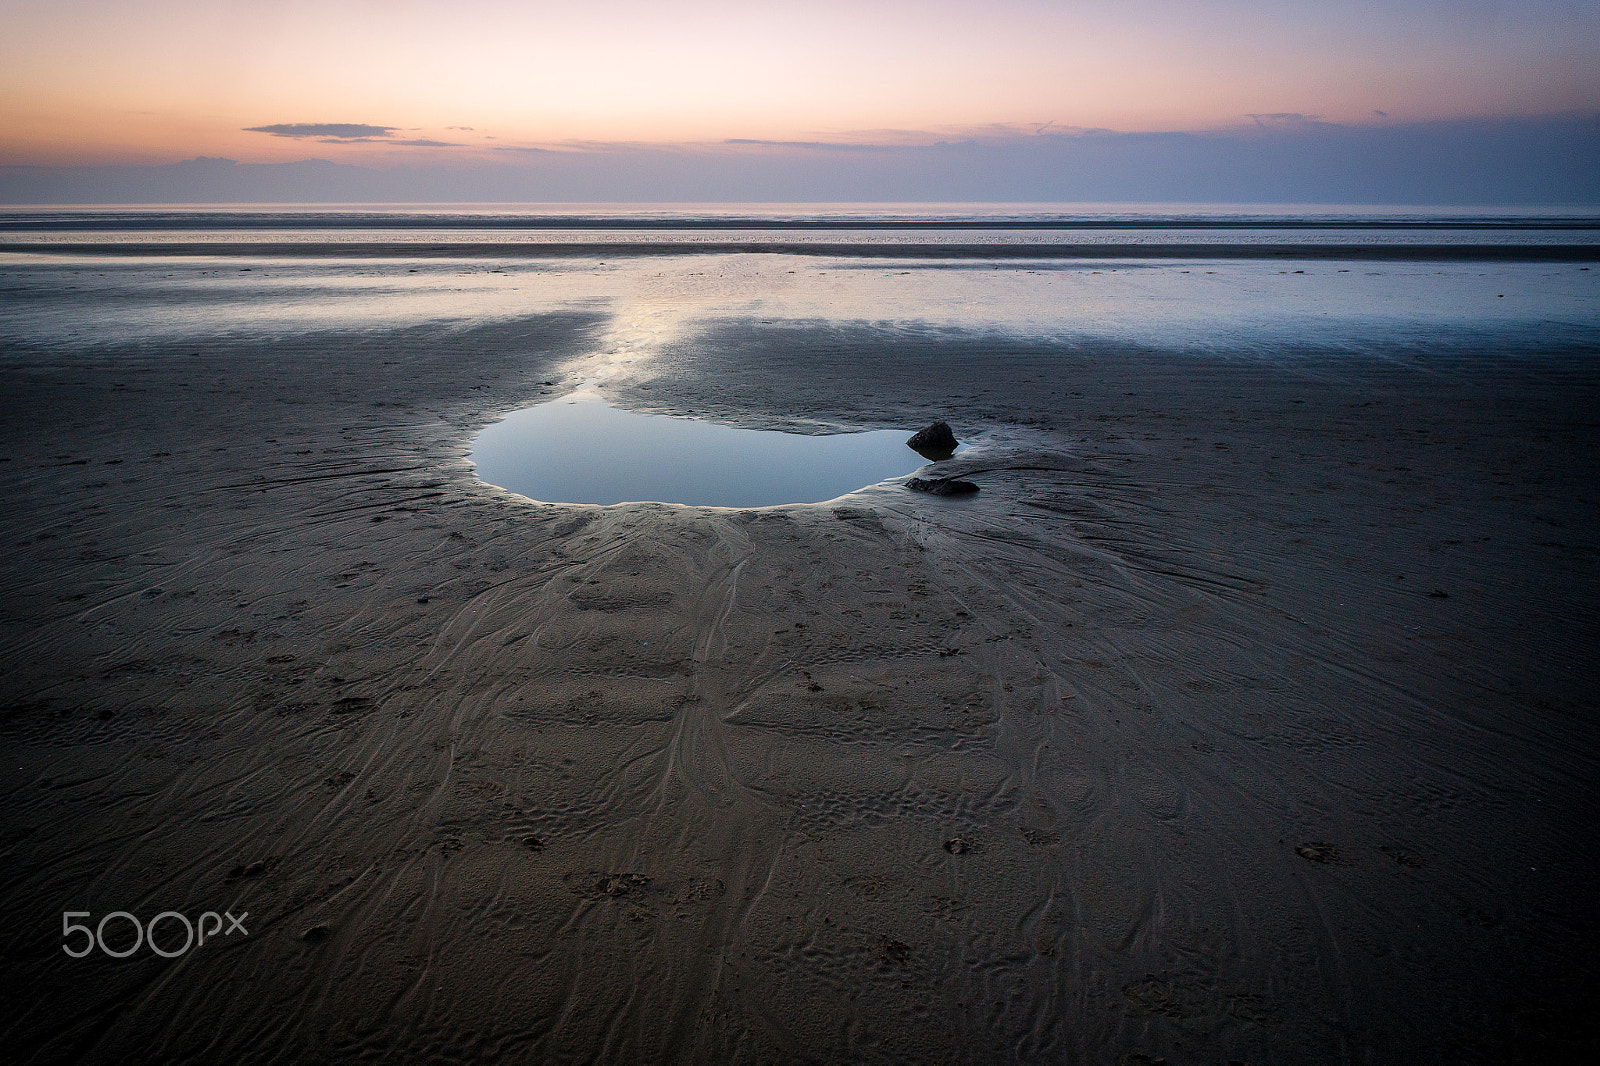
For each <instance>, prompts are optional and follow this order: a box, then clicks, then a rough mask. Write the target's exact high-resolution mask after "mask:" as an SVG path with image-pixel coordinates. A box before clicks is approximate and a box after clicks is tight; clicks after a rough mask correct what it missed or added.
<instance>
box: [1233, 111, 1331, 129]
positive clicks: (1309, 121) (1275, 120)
mask: <svg viewBox="0 0 1600 1066" xmlns="http://www.w3.org/2000/svg"><path fill="white" fill-rule="evenodd" d="M1245 117H1246V118H1251V119H1254V120H1255V123H1256V125H1257V126H1260V127H1261V128H1262V129H1264V130H1267V129H1271V130H1308V129H1311V128H1313V127H1316V126H1323V125H1327V123H1324V122H1323V121H1322V119H1320V118H1319V117H1317V116H1316V115H1302V114H1301V113H1300V112H1298V111H1270V112H1266V113H1263V114H1250V115H1246V116H1245Z"/></svg>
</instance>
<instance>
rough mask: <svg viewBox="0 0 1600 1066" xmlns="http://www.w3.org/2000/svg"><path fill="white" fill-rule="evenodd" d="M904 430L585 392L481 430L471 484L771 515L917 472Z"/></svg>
mask: <svg viewBox="0 0 1600 1066" xmlns="http://www.w3.org/2000/svg"><path fill="white" fill-rule="evenodd" d="M910 435H911V433H910V431H908V430H875V431H872V432H868V433H836V434H829V435H825V436H810V435H805V434H798V433H779V432H774V431H771V430H753V429H739V428H736V427H734V426H725V425H718V424H716V423H713V422H701V421H698V420H694V419H685V418H669V417H667V416H665V415H642V414H635V413H634V412H631V411H624V410H620V409H619V408H615V407H612V406H611V405H610V404H608V403H606V402H605V401H604V400H602V399H600V398H599V396H597V395H595V394H594V393H592V392H583V393H579V394H577V396H576V397H574V398H569V399H566V400H558V401H555V402H553V403H545V404H540V405H538V406H537V407H530V408H526V409H524V410H521V411H517V412H515V413H513V414H511V415H510V416H509V417H507V418H506V419H505V420H504V421H501V422H497V423H495V424H494V425H492V426H489V427H488V428H487V429H485V430H484V431H483V432H482V433H481V434H480V435H479V436H478V439H477V440H476V441H475V442H474V443H473V448H472V453H471V455H470V456H469V458H470V459H471V460H472V461H473V462H474V463H475V464H476V465H477V468H478V477H479V478H480V479H482V480H483V481H486V482H488V483H489V484H491V485H498V486H499V487H501V488H504V489H509V490H511V491H512V492H515V493H518V494H520V495H523V496H527V497H528V498H530V499H534V500H539V501H541V502H544V503H589V504H615V503H629V502H645V501H651V502H658V503H678V504H688V505H691V506H700V507H772V506H777V505H780V504H797V503H822V502H825V501H827V500H832V499H836V498H838V497H840V496H843V495H845V494H846V493H850V492H854V491H855V490H857V489H861V488H865V487H867V486H869V485H875V484H877V483H878V482H880V481H883V480H886V479H888V478H894V477H900V476H903V475H905V474H909V473H911V472H912V471H914V470H916V469H917V468H918V467H921V466H923V465H924V464H925V462H926V460H924V459H923V458H922V457H921V456H920V455H918V454H917V453H916V452H914V451H912V450H911V449H910V448H909V447H907V446H906V440H907V439H908V438H909V437H910Z"/></svg>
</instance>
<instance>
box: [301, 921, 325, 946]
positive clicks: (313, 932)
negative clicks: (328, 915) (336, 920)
mask: <svg viewBox="0 0 1600 1066" xmlns="http://www.w3.org/2000/svg"><path fill="white" fill-rule="evenodd" d="M330 932H332V930H331V929H329V928H328V927H327V925H325V924H323V923H321V922H319V923H317V924H316V925H313V926H312V927H311V928H310V929H307V930H306V931H305V932H303V933H301V934H300V939H301V940H304V941H305V942H306V943H307V944H320V943H322V942H323V941H324V940H326V939H328V934H329V933H330Z"/></svg>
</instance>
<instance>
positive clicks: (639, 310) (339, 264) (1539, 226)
mask: <svg viewBox="0 0 1600 1066" xmlns="http://www.w3.org/2000/svg"><path fill="white" fill-rule="evenodd" d="M574 308H576V309H582V310H585V311H589V312H599V313H603V314H605V315H606V316H608V319H609V321H610V322H611V327H610V329H609V330H608V331H607V334H606V336H605V337H604V338H603V340H602V345H601V346H602V348H603V349H605V350H606V352H609V353H610V354H616V355H619V356H627V357H630V358H637V357H647V356H648V352H649V349H650V347H651V345H652V344H659V343H662V342H663V341H666V340H668V339H674V340H676V339H682V337H684V336H685V335H692V333H693V331H694V330H695V329H696V328H699V327H701V326H703V325H704V324H706V323H710V322H716V321H726V320H728V319H746V320H751V321H760V322H782V321H811V322H815V321H832V322H849V323H870V324H873V325H874V326H877V327H879V328H904V329H911V330H917V329H927V328H938V329H946V330H970V331H976V332H983V333H1004V334H1014V335H1019V336H1026V337H1029V338H1045V339H1062V340H1068V341H1089V340H1092V341H1096V342H1109V343H1111V344H1113V345H1115V344H1133V345H1139V346H1141V347H1146V348H1158V349H1171V350H1173V351H1183V350H1192V349H1197V348H1200V349H1212V350H1226V351H1230V352H1237V353H1239V354H1241V355H1255V356H1273V355H1279V354H1283V353H1287V352H1293V351H1300V350H1328V349H1338V348H1343V347H1359V348H1370V347H1373V346H1380V347H1381V346H1384V345H1401V346H1405V345H1410V344H1415V343H1438V342H1440V341H1441V340H1464V341H1469V342H1476V341H1477V340H1489V341H1493V342H1495V343H1515V344H1517V345H1519V346H1524V345H1528V344H1532V345H1534V346H1542V345H1563V346H1571V345H1573V344H1591V343H1593V342H1594V340H1595V336H1596V326H1597V323H1600V214H1596V213H1592V212H1591V213H1589V214H1584V213H1581V212H1574V211H1499V212H1484V211H1478V212H1473V213H1463V212H1459V211H1450V210H1445V209H1420V208H1404V207H1396V208H1387V209H1371V208H1361V209H1353V208H1341V207H1337V206H1332V207H1329V206H1316V205H1312V206H1306V207H1299V208H1285V207H1281V206H1274V207H1250V206H1248V205H1245V206H1239V205H1224V206H1217V207H1205V208H1200V207H1194V206H1161V205H1157V206H1153V207H1144V208H1137V209H1135V208H1128V207H1122V206H1105V205H1021V206H1019V205H837V204H835V205H689V206H684V205H666V206H662V205H554V206H551V205H534V206H526V207H517V208H507V207H505V206H502V205H487V206H483V205H479V206H472V205H467V206H445V207H441V206H436V205H434V206H398V207H378V208H374V207H362V206H354V207H352V206H324V207H311V208H308V207H305V206H294V207H282V208H263V207H259V206H244V207H233V208H218V207H210V206H207V207H190V208H174V207H170V206H160V207H144V208H138V207H134V208H127V207H116V208H99V209H95V208H88V209H86V208H48V207H40V208H14V209H7V210H5V211H0V344H5V345H6V346H7V347H8V348H12V349H22V350H34V349H53V348H57V347H60V346H63V345H65V346H82V345H116V344H122V343H128V342H136V343H162V342H186V341H189V340H195V339H200V338H205V337H217V336H230V337H249V336H271V335H275V334H282V333H303V332H307V331H338V332H348V331H368V330H383V329H389V328H394V327H400V326H414V325H418V324H423V323H442V324H447V325H448V324H462V325H467V324H473V323H482V322H486V321H492V320H497V319H508V318H515V317H518V316H521V315H528V314H539V313H544V312H548V311H552V310H569V309H574ZM590 354H593V353H590Z"/></svg>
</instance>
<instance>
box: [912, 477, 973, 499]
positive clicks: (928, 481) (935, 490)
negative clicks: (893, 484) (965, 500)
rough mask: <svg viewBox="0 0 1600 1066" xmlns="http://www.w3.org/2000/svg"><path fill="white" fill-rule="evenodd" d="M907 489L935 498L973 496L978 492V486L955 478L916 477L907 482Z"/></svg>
mask: <svg viewBox="0 0 1600 1066" xmlns="http://www.w3.org/2000/svg"><path fill="white" fill-rule="evenodd" d="M906 488H908V489H910V490H911V491H912V492H926V493H929V494H930V495H933V496H971V495H972V494H973V493H974V492H977V491H978V486H976V485H974V484H973V483H972V482H970V481H962V480H960V479H958V478H953V477H933V478H921V477H914V478H912V479H911V480H910V481H907V482H906Z"/></svg>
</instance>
